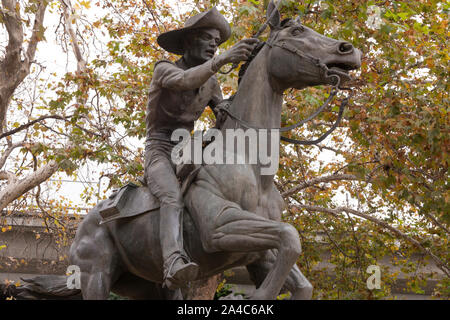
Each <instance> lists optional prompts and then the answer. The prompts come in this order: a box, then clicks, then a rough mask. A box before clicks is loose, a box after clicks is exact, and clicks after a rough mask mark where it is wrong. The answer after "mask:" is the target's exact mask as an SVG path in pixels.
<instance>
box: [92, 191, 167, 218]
mask: <svg viewBox="0 0 450 320" xmlns="http://www.w3.org/2000/svg"><path fill="white" fill-rule="evenodd" d="M99 206H100V208H99V212H100V216H101V217H102V221H101V222H100V224H103V223H106V222H110V221H112V220H116V219H121V218H129V217H134V216H137V215H140V214H143V213H146V212H149V211H153V210H156V209H158V208H159V206H160V203H159V199H158V198H157V197H155V196H154V195H153V194H152V193H151V192H150V190H149V188H147V187H139V186H137V185H135V184H134V183H128V184H127V185H125V186H123V187H122V188H120V189H119V190H117V191H116V192H114V193H113V194H112V195H111V196H110V197H109V198H108V199H106V200H105V201H103V202H101V203H100V204H99Z"/></svg>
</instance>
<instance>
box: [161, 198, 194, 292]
mask: <svg viewBox="0 0 450 320" xmlns="http://www.w3.org/2000/svg"><path fill="white" fill-rule="evenodd" d="M160 211H161V218H160V219H161V220H160V232H161V249H162V253H163V258H164V280H163V281H164V282H163V285H164V286H165V287H167V288H169V289H171V290H175V289H178V288H180V287H183V286H184V285H186V284H187V283H188V282H189V281H193V280H195V279H196V277H197V274H198V270H199V267H198V265H197V264H196V263H194V262H191V261H190V259H189V258H188V257H187V255H186V254H185V253H184V249H183V229H182V226H183V224H182V223H183V222H182V216H183V209H180V208H178V207H175V206H163V207H161V208H160Z"/></svg>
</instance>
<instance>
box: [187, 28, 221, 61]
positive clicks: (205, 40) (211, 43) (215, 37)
mask: <svg viewBox="0 0 450 320" xmlns="http://www.w3.org/2000/svg"><path fill="white" fill-rule="evenodd" d="M219 43H220V32H219V30H217V29H213V28H205V29H199V30H197V31H196V32H194V33H192V35H191V36H190V37H189V40H188V43H187V46H186V51H185V57H188V58H189V59H190V60H191V61H193V62H195V63H198V64H201V63H204V62H206V61H208V60H209V59H212V57H214V54H215V53H216V50H217V47H218V46H219Z"/></svg>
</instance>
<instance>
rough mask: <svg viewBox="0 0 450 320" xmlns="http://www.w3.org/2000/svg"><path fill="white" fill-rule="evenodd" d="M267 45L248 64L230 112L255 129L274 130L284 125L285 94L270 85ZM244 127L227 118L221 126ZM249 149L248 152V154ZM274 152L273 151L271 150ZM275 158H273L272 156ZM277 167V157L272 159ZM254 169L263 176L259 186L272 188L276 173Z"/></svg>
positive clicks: (277, 142)
mask: <svg viewBox="0 0 450 320" xmlns="http://www.w3.org/2000/svg"><path fill="white" fill-rule="evenodd" d="M268 50H269V49H268V48H267V47H265V48H263V49H261V51H260V53H259V54H258V55H257V56H256V57H255V58H254V60H253V61H252V63H251V64H250V65H249V67H248V69H247V71H246V73H245V76H244V77H243V79H242V81H241V83H240V85H239V89H238V92H237V93H236V96H235V97H234V99H233V102H232V104H231V105H230V111H231V112H232V113H233V114H234V115H236V116H237V117H238V118H239V119H241V120H243V121H245V122H246V123H248V124H250V125H251V126H252V127H255V128H265V129H273V128H279V127H280V125H281V107H282V103H283V95H282V94H280V93H277V92H276V91H275V90H274V89H273V88H272V86H271V84H270V75H269V73H268V63H270V61H268ZM235 128H242V129H244V130H245V128H244V127H242V126H241V125H240V124H239V123H238V122H237V121H236V120H234V119H232V118H230V117H228V118H227V120H226V121H225V123H224V125H223V126H222V129H223V130H226V129H235ZM270 137H271V134H270V133H269V135H268V136H267V141H268V143H270V144H271V142H269V141H271V140H272V139H271V138H270ZM275 143H276V144H277V145H276V148H278V146H279V140H277V141H276V142H275ZM272 149H273V147H269V145H267V148H266V150H272ZM248 151H249V150H248V149H246V151H245V152H246V154H247V156H248ZM271 154H272V151H271ZM271 159H273V158H271ZM273 161H275V162H276V164H274V165H275V166H276V168H278V158H276V159H273ZM253 169H254V172H255V174H256V175H257V176H259V177H260V187H261V188H263V189H267V188H270V187H271V186H272V183H273V175H261V171H260V170H261V167H260V166H259V165H254V166H253Z"/></svg>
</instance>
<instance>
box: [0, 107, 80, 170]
mask: <svg viewBox="0 0 450 320" xmlns="http://www.w3.org/2000/svg"><path fill="white" fill-rule="evenodd" d="M70 117H72V116H66V117H63V116H58V115H55V114H51V115H46V116H40V117H39V118H37V119H35V120H32V121H30V122H27V123H25V124H23V125H21V126H19V127H17V128H15V129H13V130H10V131H8V132H5V133H2V134H0V139H3V138H6V137H8V136H10V135H13V134H15V133H17V132H19V131H22V130H24V129H26V128H28V127H30V126H32V125H33V124H35V123H37V122H41V121H43V120H45V119H56V120H65V121H67V119H69V118H70ZM0 168H1V166H0Z"/></svg>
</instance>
